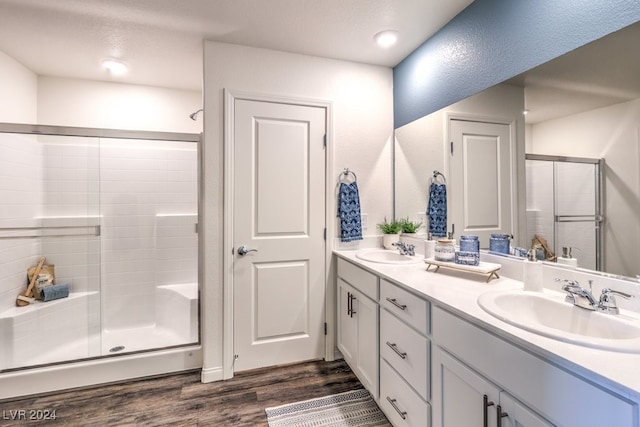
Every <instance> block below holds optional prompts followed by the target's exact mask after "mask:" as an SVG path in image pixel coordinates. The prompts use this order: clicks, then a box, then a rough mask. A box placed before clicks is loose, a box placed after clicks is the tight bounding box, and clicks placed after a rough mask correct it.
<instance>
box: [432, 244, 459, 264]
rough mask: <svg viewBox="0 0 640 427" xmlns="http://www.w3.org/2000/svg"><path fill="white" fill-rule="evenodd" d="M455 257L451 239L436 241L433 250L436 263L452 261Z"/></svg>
mask: <svg viewBox="0 0 640 427" xmlns="http://www.w3.org/2000/svg"><path fill="white" fill-rule="evenodd" d="M455 257H456V248H455V246H454V245H453V241H452V240H451V239H438V242H437V243H436V247H435V250H434V258H435V260H436V261H452V262H453V261H454V260H455Z"/></svg>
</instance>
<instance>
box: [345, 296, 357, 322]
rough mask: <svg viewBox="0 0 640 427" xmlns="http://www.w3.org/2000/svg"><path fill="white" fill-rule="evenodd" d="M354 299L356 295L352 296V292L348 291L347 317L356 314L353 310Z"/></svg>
mask: <svg viewBox="0 0 640 427" xmlns="http://www.w3.org/2000/svg"><path fill="white" fill-rule="evenodd" d="M354 299H356V297H354V296H353V294H352V293H350V292H349V302H348V303H347V307H348V309H347V314H348V315H349V317H353V315H354V314H356V312H355V310H354V309H353V300H354Z"/></svg>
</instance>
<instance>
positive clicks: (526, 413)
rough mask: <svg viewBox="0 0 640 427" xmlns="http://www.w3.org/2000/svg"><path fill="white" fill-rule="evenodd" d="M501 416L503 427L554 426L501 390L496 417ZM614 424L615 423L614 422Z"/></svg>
mask: <svg viewBox="0 0 640 427" xmlns="http://www.w3.org/2000/svg"><path fill="white" fill-rule="evenodd" d="M500 415H502V416H501V424H499V425H500V426H502V427H552V426H553V424H551V423H549V422H547V421H545V420H544V419H542V418H541V417H540V416H538V415H537V414H536V413H534V412H532V411H531V410H530V409H529V408H527V407H526V406H523V405H522V404H520V402H518V401H517V400H515V399H514V398H513V397H512V396H511V395H510V394H509V393H507V392H504V391H502V392H500V406H499V408H498V407H496V417H497V416H500ZM612 425H613V424H612Z"/></svg>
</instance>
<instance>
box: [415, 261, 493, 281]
mask: <svg viewBox="0 0 640 427" xmlns="http://www.w3.org/2000/svg"><path fill="white" fill-rule="evenodd" d="M424 262H425V264H427V271H430V270H429V269H430V268H431V266H435V267H436V269H435V270H433V272H434V273H435V272H437V271H438V270H439V269H440V267H443V268H448V269H451V270H458V271H466V272H469V273H475V274H482V275H486V276H487V283H489V281H490V280H491V279H492V278H494V277H496V278H500V276H498V270H500V268H502V265H500V264H495V263H493V262H482V261H480V264H479V265H464V264H456V263H455V262H453V261H436V260H435V259H433V258H426V259H425V260H424Z"/></svg>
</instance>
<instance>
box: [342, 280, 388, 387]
mask: <svg viewBox="0 0 640 427" xmlns="http://www.w3.org/2000/svg"><path fill="white" fill-rule="evenodd" d="M378 315H379V314H378V304H377V303H376V302H375V301H372V300H371V299H369V298H367V297H366V296H365V295H364V294H363V293H361V292H358V291H357V290H356V289H355V288H354V287H353V286H351V285H349V284H348V283H346V282H345V281H343V280H342V279H340V278H339V279H338V349H339V350H340V352H341V353H342V355H343V356H344V360H346V361H347V363H348V364H349V366H350V367H351V369H352V370H353V372H355V374H356V375H357V376H358V379H359V380H360V382H361V383H362V385H364V387H365V388H366V389H367V390H369V392H370V393H371V394H372V395H373V397H374V398H375V399H377V398H378V383H379V381H378V377H379V371H378V363H379V360H378V359H379V352H378Z"/></svg>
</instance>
